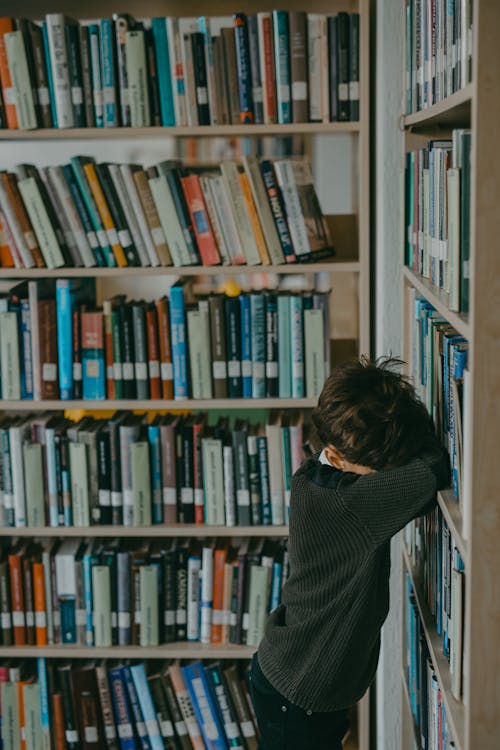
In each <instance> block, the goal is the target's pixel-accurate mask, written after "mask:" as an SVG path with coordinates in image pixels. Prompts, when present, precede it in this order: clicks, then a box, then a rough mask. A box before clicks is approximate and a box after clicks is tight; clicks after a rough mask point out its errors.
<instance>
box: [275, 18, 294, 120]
mask: <svg viewBox="0 0 500 750" xmlns="http://www.w3.org/2000/svg"><path fill="white" fill-rule="evenodd" d="M273 34H274V55H275V69H276V94H277V97H276V98H277V104H278V122H279V123H283V124H286V123H289V122H292V98H291V91H290V34H289V29H288V11H286V10H274V11H273Z"/></svg>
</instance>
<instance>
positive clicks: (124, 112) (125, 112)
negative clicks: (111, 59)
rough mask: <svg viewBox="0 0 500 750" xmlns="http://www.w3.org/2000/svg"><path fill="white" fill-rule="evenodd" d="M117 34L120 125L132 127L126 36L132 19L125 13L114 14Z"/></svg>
mask: <svg viewBox="0 0 500 750" xmlns="http://www.w3.org/2000/svg"><path fill="white" fill-rule="evenodd" d="M113 21H114V24H115V35H116V60H117V68H118V83H119V92H120V125H121V126H122V127H124V128H127V127H130V124H131V120H130V92H129V82H128V66H127V46H126V38H127V32H128V30H129V27H130V19H129V17H128V16H127V15H125V14H123V15H122V14H114V15H113Z"/></svg>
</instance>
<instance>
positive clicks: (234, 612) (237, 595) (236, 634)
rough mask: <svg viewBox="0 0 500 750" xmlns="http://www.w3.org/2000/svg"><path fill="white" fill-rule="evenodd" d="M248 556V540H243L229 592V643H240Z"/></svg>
mask: <svg viewBox="0 0 500 750" xmlns="http://www.w3.org/2000/svg"><path fill="white" fill-rule="evenodd" d="M247 555H248V539H245V540H244V541H243V542H242V543H241V545H240V547H239V549H238V568H237V573H236V574H235V575H234V577H233V585H232V590H231V626H230V628H229V641H230V642H231V643H242V640H241V637H242V635H241V632H242V624H243V607H244V605H245V574H246V567H247V566H246V558H247Z"/></svg>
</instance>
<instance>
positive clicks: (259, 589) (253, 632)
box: [247, 565, 269, 646]
mask: <svg viewBox="0 0 500 750" xmlns="http://www.w3.org/2000/svg"><path fill="white" fill-rule="evenodd" d="M268 599H269V567H267V566H265V565H252V567H251V568H250V597H249V608H248V632H247V646H258V645H259V643H260V642H261V640H262V638H263V636H264V629H265V626H266V620H267V602H268Z"/></svg>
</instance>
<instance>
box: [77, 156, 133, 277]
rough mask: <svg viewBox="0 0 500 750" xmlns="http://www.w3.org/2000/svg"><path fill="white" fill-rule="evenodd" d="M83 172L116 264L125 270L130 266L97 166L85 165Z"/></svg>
mask: <svg viewBox="0 0 500 750" xmlns="http://www.w3.org/2000/svg"><path fill="white" fill-rule="evenodd" d="M83 171H84V173H85V177H86V178H87V182H88V185H89V188H90V190H91V192H92V195H93V197H94V200H95V202H96V206H97V210H98V211H99V216H100V217H101V221H102V225H103V227H104V229H105V230H106V234H107V235H108V240H109V244H110V245H111V249H112V250H113V253H114V256H115V258H116V262H117V264H118V266H119V267H120V268H125V266H128V263H127V258H126V256H125V252H124V250H123V247H122V246H121V245H120V241H119V239H118V232H117V230H116V227H115V224H114V221H113V217H112V216H111V213H110V210H109V208H108V204H107V201H106V198H105V196H104V192H103V190H102V187H101V183H100V182H99V178H98V177H97V172H96V171H95V165H94V164H92V163H89V164H84V165H83Z"/></svg>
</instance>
